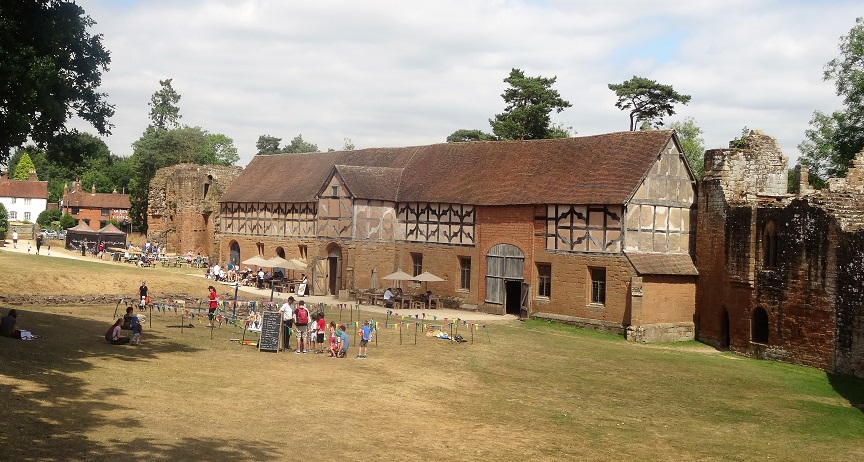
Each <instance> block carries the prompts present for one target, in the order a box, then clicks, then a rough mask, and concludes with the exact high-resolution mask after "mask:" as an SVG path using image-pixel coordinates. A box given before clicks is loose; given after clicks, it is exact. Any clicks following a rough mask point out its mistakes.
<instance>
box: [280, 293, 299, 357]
mask: <svg viewBox="0 0 864 462" xmlns="http://www.w3.org/2000/svg"><path fill="white" fill-rule="evenodd" d="M294 309H295V306H294V297H288V300H287V301H285V303H283V304H282V306H280V307H279V312H280V313H282V329H283V331H282V349H283V350H290V349H291V342H290V341H291V327H292V326H293V325H294Z"/></svg>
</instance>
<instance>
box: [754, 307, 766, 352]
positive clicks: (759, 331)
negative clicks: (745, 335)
mask: <svg viewBox="0 0 864 462" xmlns="http://www.w3.org/2000/svg"><path fill="white" fill-rule="evenodd" d="M750 339H751V340H752V341H753V342H754V343H765V344H767V343H768V313H766V312H765V310H764V309H762V308H756V309H755V310H753V318H752V319H751V320H750Z"/></svg>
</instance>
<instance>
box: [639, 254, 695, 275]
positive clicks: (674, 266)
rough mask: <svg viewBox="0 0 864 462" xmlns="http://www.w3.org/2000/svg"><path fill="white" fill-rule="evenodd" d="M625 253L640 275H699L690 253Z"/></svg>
mask: <svg viewBox="0 0 864 462" xmlns="http://www.w3.org/2000/svg"><path fill="white" fill-rule="evenodd" d="M625 255H627V259H628V260H630V263H631V264H632V265H633V268H634V269H635V270H636V272H637V273H639V275H640V276H641V275H643V274H663V275H676V276H698V275H699V271H697V270H696V265H694V264H693V259H692V258H691V257H690V254H686V253H641V252H625Z"/></svg>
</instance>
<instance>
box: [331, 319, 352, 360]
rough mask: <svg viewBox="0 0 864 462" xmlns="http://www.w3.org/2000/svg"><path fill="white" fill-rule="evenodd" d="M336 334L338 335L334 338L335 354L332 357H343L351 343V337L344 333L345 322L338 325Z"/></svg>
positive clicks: (346, 354)
mask: <svg viewBox="0 0 864 462" xmlns="http://www.w3.org/2000/svg"><path fill="white" fill-rule="evenodd" d="M336 335H337V336H338V337H337V339H336V356H334V358H344V357H346V356H348V347H349V346H350V345H351V339H350V338H349V337H348V334H346V333H345V324H342V325H340V326H339V330H338V331H336Z"/></svg>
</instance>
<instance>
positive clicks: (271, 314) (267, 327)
mask: <svg viewBox="0 0 864 462" xmlns="http://www.w3.org/2000/svg"><path fill="white" fill-rule="evenodd" d="M280 335H282V313H280V312H278V311H265V312H263V313H261V339H260V340H258V351H261V350H269V351H279V336H280Z"/></svg>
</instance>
